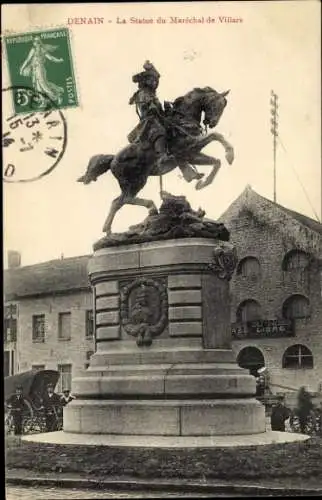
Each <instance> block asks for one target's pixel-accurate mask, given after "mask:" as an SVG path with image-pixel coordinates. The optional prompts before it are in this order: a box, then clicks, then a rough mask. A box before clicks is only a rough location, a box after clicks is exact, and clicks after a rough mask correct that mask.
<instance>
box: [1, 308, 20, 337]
mask: <svg viewBox="0 0 322 500" xmlns="http://www.w3.org/2000/svg"><path fill="white" fill-rule="evenodd" d="M4 313H5V316H4V325H3V333H4V335H3V340H4V342H16V340H17V314H18V308H17V304H9V305H6V306H5V309H4Z"/></svg>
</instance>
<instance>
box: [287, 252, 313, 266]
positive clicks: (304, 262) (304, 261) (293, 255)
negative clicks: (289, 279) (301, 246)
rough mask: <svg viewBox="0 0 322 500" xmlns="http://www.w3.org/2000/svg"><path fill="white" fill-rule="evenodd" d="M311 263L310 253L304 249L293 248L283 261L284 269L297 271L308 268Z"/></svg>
mask: <svg viewBox="0 0 322 500" xmlns="http://www.w3.org/2000/svg"><path fill="white" fill-rule="evenodd" d="M309 264H310V255H309V254H308V253H306V252H304V251H303V250H291V251H290V252H288V253H287V254H286V255H285V257H284V259H283V263H282V269H283V271H296V270H302V271H304V269H307V268H308V266H309Z"/></svg>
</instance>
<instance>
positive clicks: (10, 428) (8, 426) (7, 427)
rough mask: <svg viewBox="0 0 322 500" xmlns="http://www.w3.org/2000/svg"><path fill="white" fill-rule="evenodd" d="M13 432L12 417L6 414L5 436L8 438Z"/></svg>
mask: <svg viewBox="0 0 322 500" xmlns="http://www.w3.org/2000/svg"><path fill="white" fill-rule="evenodd" d="M14 431H15V428H14V425H13V416H12V415H11V414H10V413H7V415H6V416H5V434H6V435H9V436H10V435H12V434H14Z"/></svg>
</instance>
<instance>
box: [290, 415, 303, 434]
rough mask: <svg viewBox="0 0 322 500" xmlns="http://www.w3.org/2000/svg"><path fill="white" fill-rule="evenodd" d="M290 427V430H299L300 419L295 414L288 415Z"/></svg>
mask: <svg viewBox="0 0 322 500" xmlns="http://www.w3.org/2000/svg"><path fill="white" fill-rule="evenodd" d="M290 427H291V430H292V432H298V433H299V432H301V427H300V420H299V418H298V416H297V415H295V414H292V415H291V416H290Z"/></svg>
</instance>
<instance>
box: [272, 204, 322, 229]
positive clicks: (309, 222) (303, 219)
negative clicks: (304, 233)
mask: <svg viewBox="0 0 322 500" xmlns="http://www.w3.org/2000/svg"><path fill="white" fill-rule="evenodd" d="M269 201H270V200H269ZM271 203H273V202H272V201H271ZM274 205H276V206H277V207H279V208H280V209H281V210H283V212H286V213H287V214H288V215H290V216H291V217H293V219H296V220H297V221H298V222H300V223H301V224H303V225H304V226H306V227H308V228H309V229H311V231H315V232H316V233H319V234H322V224H321V223H320V222H318V221H317V220H314V219H311V218H310V217H308V216H307V215H303V214H300V213H299V212H294V210H290V209H289V208H285V207H283V206H282V205H279V204H278V203H274Z"/></svg>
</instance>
